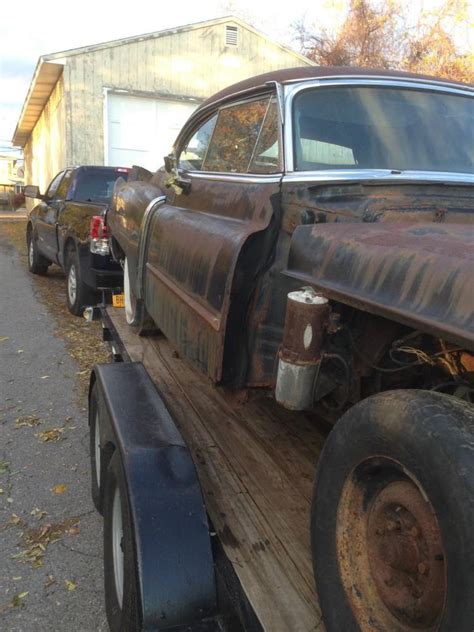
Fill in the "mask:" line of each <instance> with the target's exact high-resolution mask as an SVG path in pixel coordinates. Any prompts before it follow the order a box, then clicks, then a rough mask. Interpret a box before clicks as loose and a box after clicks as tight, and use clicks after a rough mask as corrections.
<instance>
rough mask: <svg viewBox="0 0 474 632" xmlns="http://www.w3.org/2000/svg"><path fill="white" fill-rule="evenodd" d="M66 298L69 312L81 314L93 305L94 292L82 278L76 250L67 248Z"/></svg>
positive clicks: (94, 300)
mask: <svg viewBox="0 0 474 632" xmlns="http://www.w3.org/2000/svg"><path fill="white" fill-rule="evenodd" d="M66 298H67V306H68V309H69V311H70V312H71V314H74V315H75V316H82V314H83V312H84V309H85V308H86V307H88V306H89V305H95V302H96V296H95V292H94V291H93V290H92V289H91V288H90V287H89V286H87V285H86V284H85V283H84V281H83V279H82V272H81V266H80V263H79V256H78V254H77V250H74V249H69V250H68V252H67V255H66Z"/></svg>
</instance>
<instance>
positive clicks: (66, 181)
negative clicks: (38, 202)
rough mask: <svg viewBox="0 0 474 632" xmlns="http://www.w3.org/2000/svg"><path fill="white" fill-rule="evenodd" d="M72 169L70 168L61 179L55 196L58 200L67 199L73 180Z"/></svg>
mask: <svg viewBox="0 0 474 632" xmlns="http://www.w3.org/2000/svg"><path fill="white" fill-rule="evenodd" d="M72 173H73V172H72V169H68V170H67V171H66V172H65V173H64V178H63V179H62V180H61V183H60V185H59V186H58V188H57V190H56V193H55V195H54V198H55V199H56V200H65V199H67V194H68V191H69V187H70V185H71V180H72Z"/></svg>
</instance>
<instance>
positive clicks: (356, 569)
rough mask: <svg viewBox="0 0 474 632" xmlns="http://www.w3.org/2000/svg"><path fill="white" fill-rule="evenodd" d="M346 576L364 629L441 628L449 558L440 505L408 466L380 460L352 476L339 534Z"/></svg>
mask: <svg viewBox="0 0 474 632" xmlns="http://www.w3.org/2000/svg"><path fill="white" fill-rule="evenodd" d="M336 541H337V555H338V563H339V570H340V573H341V579H342V583H343V586H344V589H345V591H346V594H347V597H348V600H349V603H350V605H351V608H352V611H353V613H354V615H355V618H356V621H357V622H358V624H359V626H360V628H361V629H362V630H364V631H365V630H374V629H377V630H383V631H386V632H409V631H412V630H413V631H414V630H422V631H425V632H432V631H433V632H434V631H436V630H438V628H439V622H440V620H441V617H442V614H443V611H444V605H445V599H446V588H447V581H446V559H445V552H444V549H443V545H442V538H441V531H440V528H439V524H438V520H437V518H436V514H435V512H434V509H433V507H432V505H431V503H430V502H429V499H428V498H427V496H426V494H425V492H424V490H423V489H422V487H421V485H420V484H419V482H418V481H417V480H416V479H415V478H414V477H412V476H411V475H409V474H408V473H407V471H406V469H404V468H402V466H401V464H399V463H397V462H396V461H393V460H392V459H386V458H373V459H369V460H367V461H365V462H364V463H362V464H360V465H359V466H358V467H357V468H355V470H354V471H353V472H352V475H351V477H350V478H349V479H347V481H346V483H345V485H344V488H343V493H342V496H341V501H340V503H339V508H338V527H337V534H336Z"/></svg>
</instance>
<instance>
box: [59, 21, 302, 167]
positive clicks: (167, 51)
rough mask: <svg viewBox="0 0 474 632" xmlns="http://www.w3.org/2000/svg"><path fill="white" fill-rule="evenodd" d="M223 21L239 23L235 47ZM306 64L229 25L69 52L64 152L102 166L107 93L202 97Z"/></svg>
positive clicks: (77, 161) (244, 30) (77, 160)
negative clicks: (241, 81)
mask: <svg viewBox="0 0 474 632" xmlns="http://www.w3.org/2000/svg"><path fill="white" fill-rule="evenodd" d="M226 24H229V25H232V24H235V26H238V29H239V45H238V46H237V47H235V46H226V45H225V25H226ZM303 63H304V62H302V61H301V60H300V59H299V58H298V57H297V56H296V55H293V54H291V53H290V52H288V51H286V50H284V49H283V48H281V47H280V46H278V45H276V44H273V43H272V42H270V41H269V40H267V39H266V38H264V37H261V36H259V35H257V34H256V33H254V32H253V31H251V30H249V29H246V28H244V27H243V26H242V25H241V24H238V23H234V22H232V21H228V22H226V23H221V24H217V25H213V26H207V27H199V28H191V29H189V30H186V31H182V32H177V33H170V34H169V35H160V36H158V37H155V38H149V37H148V38H144V39H143V40H141V41H137V42H132V43H128V44H126V43H124V44H120V45H117V46H109V47H104V48H103V49H100V50H96V51H91V52H82V53H79V54H75V55H71V56H70V57H68V58H67V62H66V64H67V70H68V72H67V73H66V72H65V73H64V78H65V79H64V80H65V90H66V92H67V93H68V94H69V95H70V102H68V103H67V105H66V108H67V110H66V115H67V125H68V126H69V130H68V134H67V139H68V143H69V144H68V150H67V155H68V156H70V158H71V162H72V163H74V164H81V163H82V164H104V142H105V139H104V107H105V99H106V93H107V90H114V91H129V92H131V93H136V94H141V95H142V96H146V95H149V96H154V97H156V96H159V95H162V96H166V95H169V96H170V97H171V96H180V97H183V98H193V99H198V100H204V99H206V98H207V97H209V96H210V95H211V94H213V93H215V92H217V91H218V90H221V89H222V88H224V87H226V86H228V85H229V84H232V83H234V82H236V81H240V80H241V79H245V78H247V77H251V76H252V75H256V74H260V73H263V72H268V71H271V70H278V69H280V68H286V67H291V66H298V65H302V64H303ZM308 63H310V62H308Z"/></svg>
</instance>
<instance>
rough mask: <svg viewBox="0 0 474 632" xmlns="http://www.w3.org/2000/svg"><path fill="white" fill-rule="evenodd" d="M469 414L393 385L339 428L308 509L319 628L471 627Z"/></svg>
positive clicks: (473, 549)
mask: <svg viewBox="0 0 474 632" xmlns="http://www.w3.org/2000/svg"><path fill="white" fill-rule="evenodd" d="M473 411H474V409H473V407H472V405H470V404H467V403H464V402H461V401H460V400H455V399H454V398H453V397H449V396H447V395H442V394H439V393H432V392H427V391H408V390H407V391H402V390H400V391H393V392H387V393H382V394H380V395H375V396H374V397H370V398H368V399H366V400H364V401H362V402H361V403H359V404H357V405H356V406H354V407H353V408H352V409H350V410H349V411H348V412H347V413H346V414H345V415H343V417H342V418H341V419H340V420H339V421H338V422H337V423H336V425H335V427H334V428H333V430H332V431H331V433H330V435H329V438H328V440H327V442H326V444H325V446H324V449H323V452H322V454H321V457H320V460H319V463H318V468H317V473H316V482H315V488H314V496H313V505H312V512H311V514H312V515H311V544H312V551H313V564H314V573H315V578H316V585H317V590H318V593H319V598H320V603H321V608H322V612H323V619H324V622H325V625H326V629H327V631H328V632H341V631H342V630H344V631H346V630H347V631H349V630H351V631H352V630H354V631H357V630H362V631H363V632H366V631H368V630H371V631H373V630H377V631H379V632H414V631H415V630H416V631H417V632H420V631H424V632H428V631H429V632H433V631H435V630H436V631H442V632H454V631H456V632H472V630H473V629H474V600H473V599H472V596H473V595H474V537H473V531H472V529H473V524H474V412H473Z"/></svg>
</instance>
